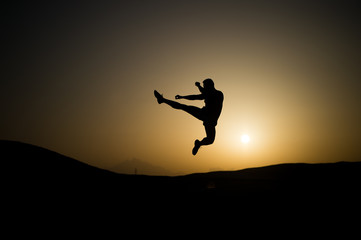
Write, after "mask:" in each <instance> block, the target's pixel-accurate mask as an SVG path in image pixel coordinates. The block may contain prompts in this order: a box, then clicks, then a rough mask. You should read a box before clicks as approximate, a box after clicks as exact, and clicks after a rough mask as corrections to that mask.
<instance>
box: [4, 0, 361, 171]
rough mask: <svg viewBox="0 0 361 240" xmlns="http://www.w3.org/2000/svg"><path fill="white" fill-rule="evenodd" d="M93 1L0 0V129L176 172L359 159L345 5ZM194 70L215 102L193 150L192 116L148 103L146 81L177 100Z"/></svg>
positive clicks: (100, 160)
mask: <svg viewBox="0 0 361 240" xmlns="http://www.w3.org/2000/svg"><path fill="white" fill-rule="evenodd" d="M99 4H100V5H99ZM99 4H88V5H86V6H84V5H80V4H79V5H76V4H75V5H68V4H66V3H58V4H56V3H47V5H31V4H30V3H28V5H15V6H13V7H9V9H7V11H8V13H7V15H8V17H7V19H8V24H7V28H6V31H7V34H5V35H6V39H5V40H7V41H8V42H9V44H8V45H7V46H8V48H7V50H6V52H5V54H4V55H3V56H2V57H3V58H4V61H5V62H6V64H5V67H6V70H5V71H4V72H3V77H2V79H3V80H2V81H1V84H0V87H1V88H0V89H1V90H0V91H1V97H0V98H1V103H0V104H1V109H2V116H1V120H0V121H1V124H0V138H1V139H10V140H18V141H23V142H27V143H32V144H35V145H40V146H43V147H46V148H49V149H51V150H54V151H57V152H59V153H62V154H64V155H67V156H71V157H74V158H76V159H78V160H81V161H84V162H87V163H90V164H92V165H95V166H99V167H103V168H108V169H112V168H113V167H114V166H116V165H117V164H119V163H121V162H123V161H125V160H129V159H132V158H137V159H141V160H142V161H145V162H148V163H151V164H153V165H156V166H161V167H163V168H165V169H168V170H169V171H171V172H172V173H173V174H180V173H190V172H199V171H209V170H214V169H223V170H231V169H241V168H245V167H254V166H261V165H268V164H274V163H280V162H330V161H340V160H359V159H360V157H361V138H360V136H361V127H360V122H361V110H360V102H361V96H360V94H359V89H361V88H360V87H361V84H360V81H359V79H360V76H361V74H360V68H359V63H360V60H361V59H360V53H361V52H360V45H359V43H360V42H361V41H360V40H361V38H360V32H361V31H360V27H359V23H358V21H357V20H358V13H357V12H356V11H355V10H354V9H356V8H355V7H354V6H350V5H347V4H346V3H338V4H342V5H338V4H337V3H332V4H331V3H330V2H329V1H317V3H315V1H309V2H308V1H302V2H301V1H300V3H298V4H290V3H288V4H282V5H281V4H279V3H277V4H276V3H274V2H273V3H272V4H271V3H269V1H182V2H181V3H180V2H179V1H152V3H149V2H147V1H146V2H144V3H142V2H134V1H131V2H130V3H127V4H125V3H124V2H123V3H118V4H114V5H112V4H105V3H99ZM205 78H212V79H213V80H214V82H215V87H216V88H217V89H219V90H221V91H222V92H223V93H224V97H225V100H224V108H223V112H222V114H221V117H220V119H219V121H218V126H217V136H216V141H215V143H214V144H213V145H211V146H206V147H202V148H201V149H200V151H199V153H198V154H197V156H195V157H194V156H193V155H192V154H191V150H192V147H193V142H194V140H195V139H197V138H198V139H202V138H203V137H204V134H205V133H204V127H203V125H202V122H200V121H198V120H196V119H194V118H192V117H191V116H188V115H187V114H186V113H184V112H181V111H176V110H173V109H171V108H170V107H168V106H165V105H158V104H157V103H156V100H155V98H154V96H153V90H154V89H157V90H158V91H159V92H160V93H162V94H164V96H165V97H167V98H171V99H174V96H175V95H177V94H180V95H185V94H195V93H197V88H196V87H195V86H194V83H195V82H196V81H199V82H201V81H202V80H203V79H205ZM180 101H181V102H182V103H188V104H194V105H197V106H200V107H201V106H202V104H203V102H202V101H187V100H180ZM242 134H248V135H249V136H250V138H251V141H250V142H249V143H248V144H243V143H242V142H241V140H240V139H241V136H242Z"/></svg>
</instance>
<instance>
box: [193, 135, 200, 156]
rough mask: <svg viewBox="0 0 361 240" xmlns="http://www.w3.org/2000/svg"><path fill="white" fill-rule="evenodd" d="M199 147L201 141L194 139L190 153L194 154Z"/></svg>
mask: <svg viewBox="0 0 361 240" xmlns="http://www.w3.org/2000/svg"><path fill="white" fill-rule="evenodd" d="M200 147H201V141H199V140H198V139H197V140H195V141H194V147H193V150H192V154H193V155H196V154H197V152H198V150H199V148H200Z"/></svg>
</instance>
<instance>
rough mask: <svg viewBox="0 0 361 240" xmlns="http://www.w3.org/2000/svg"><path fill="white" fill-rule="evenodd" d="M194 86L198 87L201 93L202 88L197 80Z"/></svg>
mask: <svg viewBox="0 0 361 240" xmlns="http://www.w3.org/2000/svg"><path fill="white" fill-rule="evenodd" d="M196 86H197V87H198V89H199V91H200V92H201V93H203V90H204V88H203V87H202V86H201V84H200V83H199V82H196Z"/></svg>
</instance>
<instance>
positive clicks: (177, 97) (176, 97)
mask: <svg viewBox="0 0 361 240" xmlns="http://www.w3.org/2000/svg"><path fill="white" fill-rule="evenodd" d="M181 98H183V97H182V96H179V95H176V96H175V99H181Z"/></svg>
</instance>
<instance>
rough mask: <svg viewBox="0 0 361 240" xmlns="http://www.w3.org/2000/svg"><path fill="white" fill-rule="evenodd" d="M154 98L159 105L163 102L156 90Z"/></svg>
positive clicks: (161, 96)
mask: <svg viewBox="0 0 361 240" xmlns="http://www.w3.org/2000/svg"><path fill="white" fill-rule="evenodd" d="M154 96H155V97H156V98H157V101H158V103H159V104H161V103H163V102H164V98H163V95H161V94H160V93H159V92H157V90H154Z"/></svg>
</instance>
